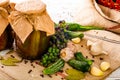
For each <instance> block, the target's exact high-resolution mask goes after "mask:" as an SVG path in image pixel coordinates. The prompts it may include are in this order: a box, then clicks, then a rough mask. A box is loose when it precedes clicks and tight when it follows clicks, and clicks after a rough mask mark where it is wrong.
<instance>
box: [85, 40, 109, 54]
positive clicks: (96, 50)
mask: <svg viewBox="0 0 120 80" xmlns="http://www.w3.org/2000/svg"><path fill="white" fill-rule="evenodd" d="M87 46H90V51H91V54H92V55H100V54H106V55H107V54H108V53H107V52H106V51H104V50H103V48H102V42H101V41H96V42H92V41H90V40H88V41H87Z"/></svg>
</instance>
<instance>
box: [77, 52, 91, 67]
mask: <svg viewBox="0 0 120 80" xmlns="http://www.w3.org/2000/svg"><path fill="white" fill-rule="evenodd" d="M75 58H76V59H77V60H80V61H86V62H87V63H88V64H89V65H92V63H93V61H92V60H89V59H86V58H85V57H84V56H83V54H82V53H81V52H76V53H75Z"/></svg>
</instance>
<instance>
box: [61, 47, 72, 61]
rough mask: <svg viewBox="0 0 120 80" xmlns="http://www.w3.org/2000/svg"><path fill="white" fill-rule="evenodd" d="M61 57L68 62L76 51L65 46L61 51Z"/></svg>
mask: <svg viewBox="0 0 120 80" xmlns="http://www.w3.org/2000/svg"><path fill="white" fill-rule="evenodd" d="M60 57H61V58H62V59H63V60H64V61H66V62H67V61H69V60H70V59H71V58H73V57H74V52H73V51H71V49H70V48H64V49H62V50H61V52H60Z"/></svg>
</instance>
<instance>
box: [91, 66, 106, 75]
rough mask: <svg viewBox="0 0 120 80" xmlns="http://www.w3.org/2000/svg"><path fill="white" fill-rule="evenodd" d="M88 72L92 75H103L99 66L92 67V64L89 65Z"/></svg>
mask: <svg viewBox="0 0 120 80" xmlns="http://www.w3.org/2000/svg"><path fill="white" fill-rule="evenodd" d="M90 73H91V74H92V75H93V76H97V77H99V76H102V75H104V73H103V72H102V71H101V70H100V69H99V68H97V67H94V66H93V67H91V70H90Z"/></svg>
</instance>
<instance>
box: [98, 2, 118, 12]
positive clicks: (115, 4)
mask: <svg viewBox="0 0 120 80" xmlns="http://www.w3.org/2000/svg"><path fill="white" fill-rule="evenodd" d="M96 1H97V3H98V4H101V5H103V6H106V7H109V8H111V9H115V10H118V11H120V0H96Z"/></svg>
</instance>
